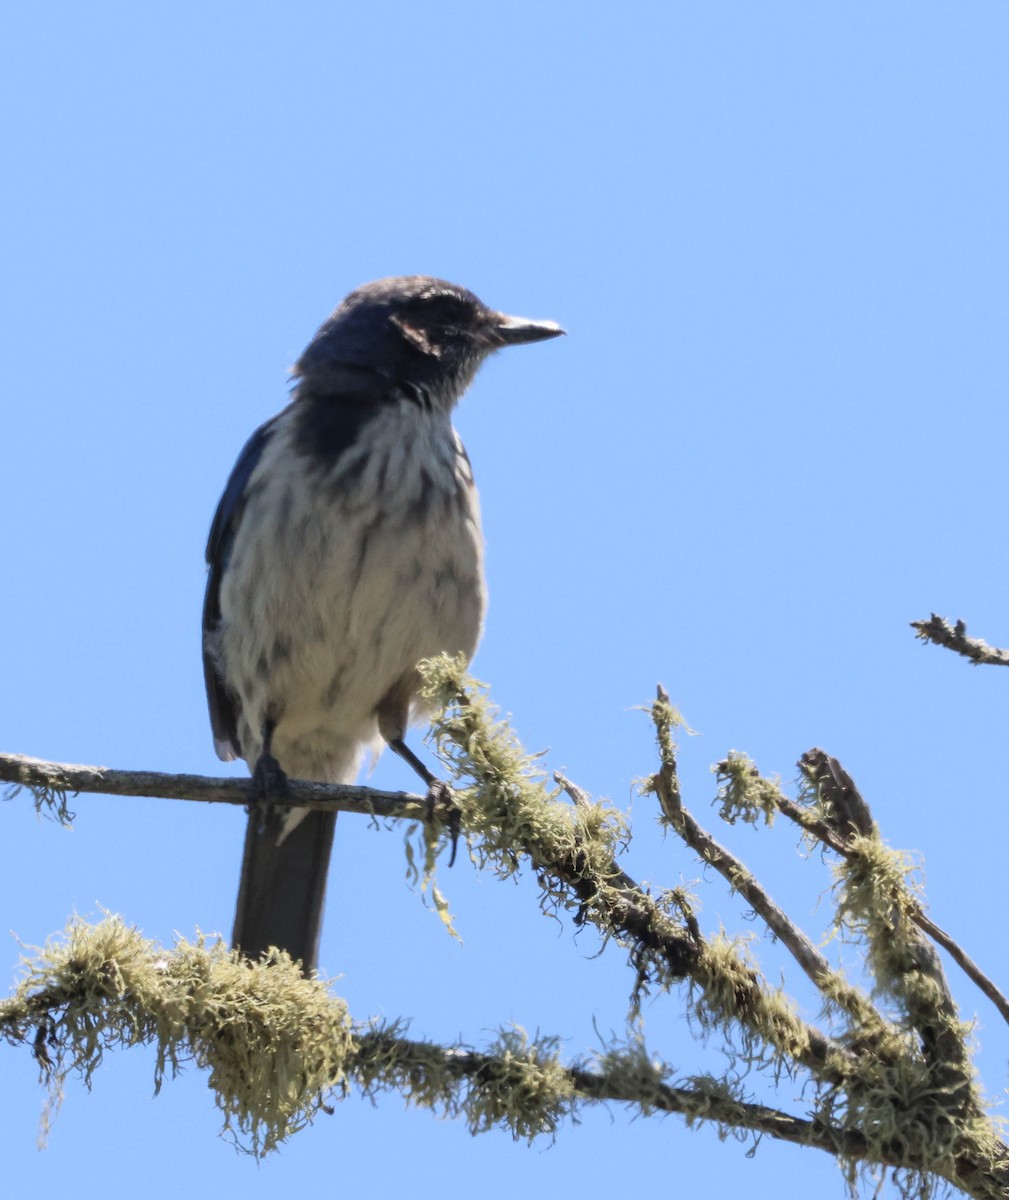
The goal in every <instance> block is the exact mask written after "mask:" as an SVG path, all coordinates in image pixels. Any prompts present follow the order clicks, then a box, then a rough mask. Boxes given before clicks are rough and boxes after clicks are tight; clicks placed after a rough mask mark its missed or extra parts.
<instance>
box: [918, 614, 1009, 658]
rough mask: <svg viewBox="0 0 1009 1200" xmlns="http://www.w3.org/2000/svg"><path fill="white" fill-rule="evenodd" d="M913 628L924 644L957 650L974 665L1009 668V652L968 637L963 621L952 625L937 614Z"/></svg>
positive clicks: (919, 622)
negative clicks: (984, 664) (929, 643)
mask: <svg viewBox="0 0 1009 1200" xmlns="http://www.w3.org/2000/svg"><path fill="white" fill-rule="evenodd" d="M911 628H912V629H915V630H917V631H918V637H920V638H921V640H922V641H923V642H934V643H935V644H936V645H937V646H945V647H946V649H947V650H955V651H956V653H957V654H962V655H963V656H964V658H969V659H970V660H971V662H972V663H986V664H991V665H992V666H996V667H1009V650H1000V649H999V648H998V647H997V646H989V645H988V643H987V642H983V641H982V640H981V639H980V638H972V637H968V636H967V626H966V624H965V623H964V622H963V621H956V622H955V623H954V624H952V625H951V624H950V623H949V621H947V620H946V618H945V617H940V616H938V615H937V614H936V613H932V615H931V616H930V617H929V618H928V620H927V621H912V622H911Z"/></svg>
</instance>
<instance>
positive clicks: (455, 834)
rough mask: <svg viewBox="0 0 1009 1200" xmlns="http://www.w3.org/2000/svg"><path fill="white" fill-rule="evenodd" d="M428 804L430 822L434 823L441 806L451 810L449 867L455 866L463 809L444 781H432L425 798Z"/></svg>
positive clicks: (449, 819)
mask: <svg viewBox="0 0 1009 1200" xmlns="http://www.w3.org/2000/svg"><path fill="white" fill-rule="evenodd" d="M425 803H426V804H427V819H428V822H431V821H434V819H435V817H436V815H437V810H438V808H439V806H443V807H446V808H448V809H449V812H448V821H447V825H448V836H449V841H450V842H451V844H452V853H451V855H450V856H449V860H448V865H449V866H450V867H453V866H455V855H456V851H457V850H458V848H459V833H460V830H461V827H462V809H460V807H459V805H458V804H456V801H455V793H454V792H453V791H452V789H451V787H449V785H448V784H447V783H446V782H445V781H444V779H432V780H431V782H430V783H429V784H428V789H427V796H426V797H425Z"/></svg>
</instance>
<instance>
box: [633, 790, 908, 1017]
mask: <svg viewBox="0 0 1009 1200" xmlns="http://www.w3.org/2000/svg"><path fill="white" fill-rule="evenodd" d="M655 782H656V789H655V790H656V793H657V795H658V798H659V804H660V805H661V807H662V812H663V814H664V815H665V817H666V820H667V821H668V822H669V824H670V825H671V826H672V828H673V829H674V830H675V831H676V832H677V834H679V836H680V837H681V838H682V839H683V841H684V842H686V844H687V845H688V846H689V847H690V849H691V850H693V851H694V853H695V854H697V855H698V856H699V857H700V858H702V859H703V860H704V861H705V862H706V863H707V864H708V865H709V866H711V867H714V868H715V870H716V871H717V872H718V873H719V874H720V875H721V876H722V877H723V878H724V879H726V880H727V881H728V883H729V886H730V887H731V888H732V889H733V891H735V892H738V893H739V894H740V895H741V896H742V897H743V899H744V900H745V901H746V902H747V904H749V906H750V907H751V908H752V909H753V911H754V912H755V913H756V914H757V915H758V916H759V917H760V918H761V919H762V920H763V922H764V924H765V925H766V926H767V927H768V929H769V930H770V931H771V933H773V934H774V936H775V937H776V938H777V939H778V940H779V941H780V942H781V943H782V945H783V946H784V947H785V948H786V949H787V950H788V952H789V953H790V954H791V955H792V957H793V958H794V959H795V961H796V962H797V963H798V964H799V966H800V967H801V968H802V970H803V971H804V972H805V974H806V976H807V977H808V978H809V979H810V981H811V982H812V983H813V984H814V985H815V986H816V987H817V989H819V990H820V991H823V992H825V993H827V994H829V996H830V999H831V1000H833V1001H834V1002H836V1003H837V1004H839V1005H840V1006H841V1007H843V1008H844V1009H845V1011H846V1012H848V1013H850V1014H851V1016H853V1017H854V1018H855V1019H856V1020H858V1021H859V1022H860V1023H862V1024H864V1023H865V1022H867V1021H874V1022H878V1023H879V1025H880V1026H882V1025H884V1024H885V1022H884V1020H883V1017H882V1016H881V1015H880V1014H879V1012H877V1010H876V1009H875V1008H874V1007H873V1005H872V1002H871V1001H870V1000H869V998H868V997H867V996H866V995H865V994H864V993H863V992H861V991H859V989H858V988H854V987H852V986H851V985H850V984H849V983H847V982H846V980H845V979H844V978H843V977H842V976H841V975H840V974H838V972H836V971H835V970H834V969H833V968H832V967H831V965H830V963H829V962H828V961H827V959H826V958H825V957H824V956H823V955H822V954H821V953H820V951H819V950H817V948H816V947H815V946H814V945H813V943H812V942H811V941H810V939H809V938H808V937H807V936H806V934H805V933H804V932H803V930H802V929H800V928H799V926H798V925H796V924H795V922H794V921H792V919H791V918H790V917H789V916H788V914H787V913H786V912H785V911H784V910H783V909H781V908H779V906H778V905H777V904H776V903H775V902H774V900H772V898H771V896H770V895H769V894H768V893H767V892H766V891H765V890H764V888H763V887H762V886H761V885H760V883H758V881H757V880H756V878H755V877H754V876H753V875H752V874H751V873H750V871H749V870H748V868H747V867H746V865H745V864H744V863H743V862H741V861H740V860H739V859H738V858H736V856H735V855H734V854H732V852H731V851H729V850H727V849H726V848H725V847H724V846H723V845H721V843H719V842H717V841H716V840H715V838H714V837H712V835H711V834H710V833H709V832H708V831H707V830H706V829H703V828H702V827H701V825H700V824H698V822H697V820H696V818H695V817H694V816H693V815H692V814H691V813H690V812H689V811H688V810H687V809H686V808H685V807H684V806H683V803H682V801H681V800H679V799H678V797H676V796H675V795H674V794H672V793H671V792H670V790H669V788H668V786H667V781H666V780H665V779H664V778H663V773H661V772H660V773H659V774H658V775H656V776H655Z"/></svg>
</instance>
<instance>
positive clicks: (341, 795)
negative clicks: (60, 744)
mask: <svg viewBox="0 0 1009 1200" xmlns="http://www.w3.org/2000/svg"><path fill="white" fill-rule="evenodd" d="M0 782H3V783H10V784H14V785H15V786H17V787H26V788H30V789H32V790H35V791H42V792H50V793H57V794H58V793H63V794H66V793H67V792H73V793H80V792H93V793H98V794H101V795H105V796H149V797H155V798H158V799H162V800H197V801H199V802H201V803H205V804H238V805H242V806H243V807H248V806H249V805H252V804H256V803H258V802H259V800H260V795H259V793H258V792H257V791H256V789H255V786H254V784H253V782H252V780H251V779H244V778H242V777H240V776H235V777H214V776H209V775H172V774H166V773H164V772H161V771H123V770H115V769H114V768H112V767H91V766H84V765H81V764H77V763H61V762H46V761H44V760H43V759H40V758H29V757H28V756H27V755H24V754H0ZM288 785H289V787H288V799H289V802H290V803H291V804H294V805H297V806H298V807H300V808H316V809H326V810H335V811H336V812H347V813H360V814H362V815H364V816H376V817H391V818H396V819H400V820H410V821H416V820H419V819H423V818H425V817H427V816H428V812H429V809H428V804H427V800H426V799H425V797H423V796H416V795H413V794H411V793H410V792H385V791H381V790H380V789H378V788H369V787H358V786H354V785H350V784H342V783H314V782H312V781H311V780H307V779H289V780H288Z"/></svg>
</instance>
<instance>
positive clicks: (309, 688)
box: [203, 275, 563, 974]
mask: <svg viewBox="0 0 1009 1200" xmlns="http://www.w3.org/2000/svg"><path fill="white" fill-rule="evenodd" d="M560 333H563V330H562V329H561V328H560V326H558V325H556V324H554V322H552V321H529V320H524V319H522V318H518V317H507V316H505V315H504V314H502V313H499V312H495V311H494V310H493V309H490V308H488V307H487V306H486V305H484V304H483V303H481V301H480V300H478V299H477V298H476V296H474V295H473V293H472V292H468V291H467V290H466V289H465V288H461V287H456V286H455V285H454V284H451V283H446V282H445V281H444V280H440V279H433V278H430V277H428V276H425V275H411V276H402V277H396V278H391V279H381V280H378V281H377V282H375V283H369V284H366V285H365V286H363V287H360V288H358V289H357V290H356V291H354V292H351V294H350V295H349V296H347V298H346V299H345V300H344V301H343V302H342V304H340V306H339V307H338V308H337V309H336V311H335V312H334V313H333V314H332V316H331V317H330V318H329V319H328V320H327V321H326V322H325V324H323V326H322V327H321V328H320V329H319V331H318V333H316V335H315V337H314V338H313V339H312V341H311V342H310V343H309V345H308V347H307V349H306V350H305V352H304V353H303V354H302V356H301V358H300V359H299V360H298V362H297V363H296V364H295V367H294V376H295V379H296V381H297V382H296V385H295V388H294V391H293V398H292V402H291V403H290V404H289V405H288V406H287V408H285V409H284V410H283V412H281V413H279V414H278V415H277V416H275V417H274V418H273V419H272V420H270V421H267V422H266V424H265V425H263V426H261V427H260V428H259V429H257V430H256V432H255V433H254V434H253V435H252V437H251V438H250V439H249V441H248V442H247V443H246V445H245V448H244V449H243V450H242V452H241V454H240V455H239V456H238V461H237V462H236V464H235V467H234V469H233V471H232V473H231V478H230V479H229V480H228V483H227V486H226V488H225V490H224V495H223V496H222V497H221V501H220V504H219V505H218V508H217V513H216V514H215V516H214V521H213V525H212V527H211V530H210V539H209V542H208V544H207V562H208V563H209V564H210V571H209V578H208V580H207V594H206V600H205V604H204V613H203V658H204V671H205V675H206V683H207V698H208V702H209V705H210V720H211V724H212V726H213V731H214V742H215V746H216V748H217V753H218V755H219V756H220V757H221V758H222V759H226V760H227V759H233V758H243V759H245V761H246V763H248V765H249V768H250V770H251V771H252V773H253V777H254V779H255V781H256V784H257V787H258V790H259V792H260V795H261V797H262V804H260V805H258V806H256V807H254V808H253V809H252V810H251V812H250V815H249V821H248V829H247V833H246V839H245V854H244V858H243V862H242V875H241V882H240V885H239V892H238V908H237V913H236V916H235V928H234V933H233V938H232V940H233V943H234V944H235V945H236V946H239V947H241V949H242V951H243V952H244V953H245V954H246V955H247V956H249V957H250V958H258V957H259V956H260V955H261V954H263V952H265V951H266V950H267V949H268V948H269V947H271V946H275V947H279V948H281V949H284V950H287V951H288V952H289V953H290V954H291V956H292V957H293V958H295V959H300V960H301V963H302V965H303V969H304V971H305V972H306V974H308V973H310V972H311V971H312V970H314V969H315V966H316V959H317V953H318V942H319V933H320V928H321V919H322V907H323V900H324V895H325V887H326V873H327V868H328V864H329V854H330V848H331V846H332V841H333V829H334V826H335V824H336V814H335V813H326V812H316V811H310V810H307V809H298V808H292V807H289V806H285V804H284V792H285V788H286V780H287V777H288V776H292V777H295V778H302V779H314V780H319V781H322V782H329V783H350V782H353V780H354V778H355V776H356V774H357V770H358V766H359V763H360V759H361V755H362V752H363V751H364V750H365V749H366V748H369V747H373V748H377V747H378V745H380V743H381V740H382V739H384V741H385V742H386V743H387V744H388V745H389V746H390V747H391V749H392V750H394V751H395V752H396V753H397V754H399V755H400V756H401V757H402V758H404V759H405V760H406V761H407V762H408V763H410V765H411V766H412V767H413V768H414V770H416V771H417V772H418V774H419V775H420V776H421V778H422V779H423V780H424V782H425V783H426V784H427V785H428V787H429V788H431V787H432V786H434V785H436V784H437V782H438V781H437V780H436V779H435V777H434V775H432V773H431V772H430V771H429V770H428V769H427V768H426V767H425V766H424V764H423V763H422V762H421V760H420V759H419V758H417V756H416V755H415V754H414V753H413V751H411V750H410V748H409V747H408V746H407V745H406V743H405V741H404V736H405V733H406V729H407V725H408V724H409V722H410V720H411V719H412V718H413V717H416V716H418V715H422V714H421V713H419V712H418V709H419V699H418V688H419V683H420V680H419V675H418V671H417V664H418V663H419V662H420V661H421V660H422V659H424V658H427V657H429V656H431V655H434V654H438V653H441V652H448V653H460V652H461V653H463V654H465V655H466V656H467V658H470V657H472V655H473V653H474V651H475V650H476V646H477V641H478V640H479V637H480V629H481V625H482V621H483V611H484V602H485V587H484V578H483V538H482V535H481V531H480V514H479V506H478V501H477V493H476V489H475V488H474V486H473V476H472V473H471V471H470V464H469V459H468V458H467V456H466V451H465V450H464V449H463V446H462V443H461V442H460V440H459V437H458V435H457V434H456V432H455V430H454V429H453V428H452V409H453V408H454V407H455V404H456V402H457V401H458V400H459V398H460V396H461V395H462V394H463V392H464V391H465V390H466V388H467V386H468V385H469V383H470V382H471V380H472V379H473V376H474V375H475V374H476V371H477V368H478V367H479V366H480V364H481V363H482V362H483V360H484V359H485V358H486V357H487V355H488V354H490V353H491V352H493V351H494V350H497V349H499V348H501V347H503V346H514V345H521V344H523V343H525V342H538V341H542V340H543V339H545V338H552V337H556V336H557V335H558V334H560Z"/></svg>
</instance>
